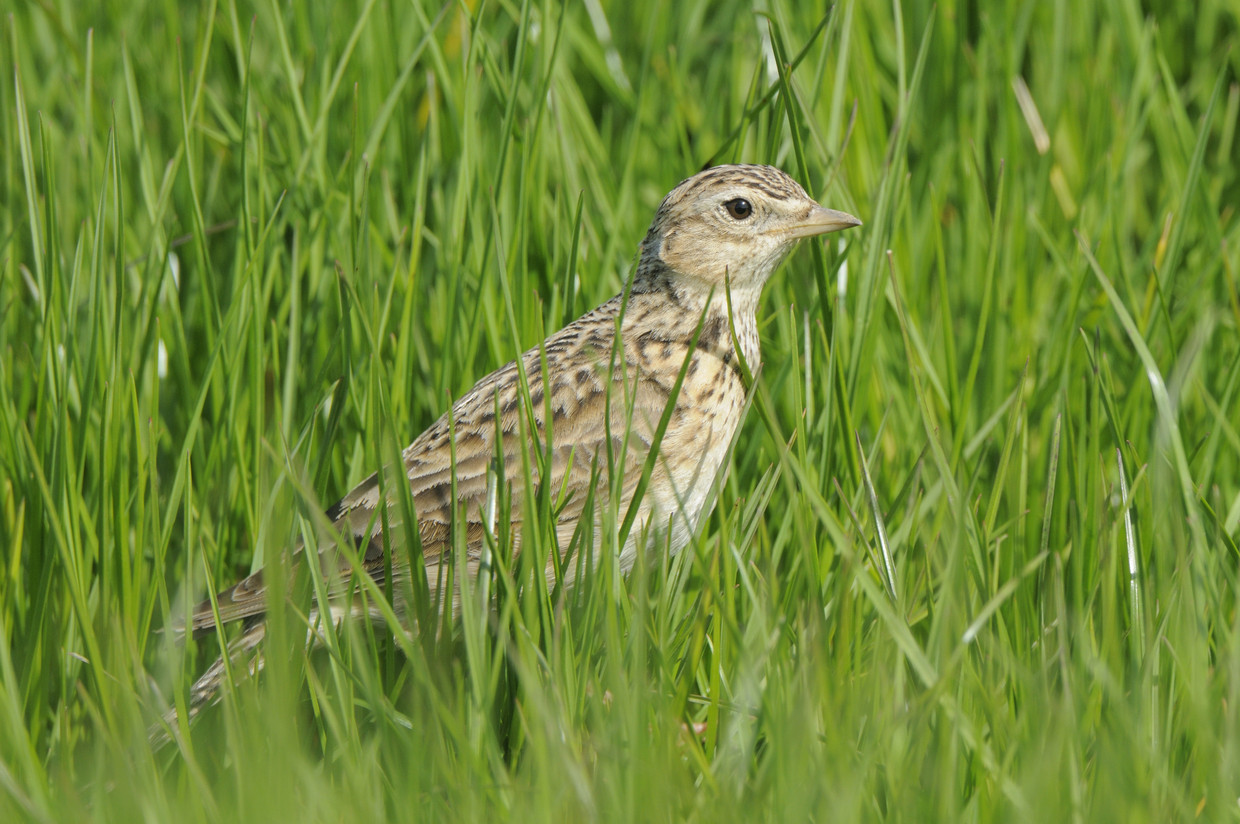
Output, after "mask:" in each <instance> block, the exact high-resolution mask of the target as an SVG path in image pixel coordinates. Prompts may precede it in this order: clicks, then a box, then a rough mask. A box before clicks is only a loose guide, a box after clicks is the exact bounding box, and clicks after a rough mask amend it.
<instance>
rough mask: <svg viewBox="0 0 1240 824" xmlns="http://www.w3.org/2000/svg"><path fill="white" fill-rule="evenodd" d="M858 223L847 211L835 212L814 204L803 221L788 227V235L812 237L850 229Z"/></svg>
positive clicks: (858, 224) (791, 236)
mask: <svg viewBox="0 0 1240 824" xmlns="http://www.w3.org/2000/svg"><path fill="white" fill-rule="evenodd" d="M860 225H861V221H859V220H857V219H856V218H855V217H853V216H852V215H850V214H848V213H847V212H837V211H835V210H834V209H824V208H823V207H821V206H818V205H815V206H814V208H813V210H812V211H811V212H810V213H809V215H808V216H807V217H806V218H805V220H804V221H803V222H801V223H800V224H798V225H796V226H793V227H792V228H791V229H788V237H790V238H802V237H813V236H814V235H825V234H827V233H828V232H838V231H840V230H841V229H851V228H852V227H853V226H860Z"/></svg>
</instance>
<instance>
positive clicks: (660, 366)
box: [152, 166, 860, 740]
mask: <svg viewBox="0 0 1240 824" xmlns="http://www.w3.org/2000/svg"><path fill="white" fill-rule="evenodd" d="M857 225H860V221H859V220H857V219H856V218H854V217H852V216H851V215H847V214H844V213H842V212H835V211H832V210H829V209H824V208H823V207H821V206H819V205H818V204H817V203H815V202H814V201H813V200H812V199H810V197H809V196H808V195H807V194H806V193H805V190H804V189H802V188H801V187H800V186H799V185H798V184H797V183H796V182H795V181H793V180H792V178H790V177H788V175H786V174H785V173H784V172H782V171H780V170H779V169H776V168H773V167H771V166H717V167H714V168H711V169H708V170H706V171H703V172H701V173H699V174H696V175H694V176H693V177H690V178H688V179H687V180H685V181H683V182H681V183H680V184H679V185H678V186H676V188H674V189H673V190H672V191H671V192H670V193H669V194H668V195H667V197H666V198H664V200H663V203H662V204H661V205H660V206H659V209H658V211H657V212H656V214H655V217H654V220H653V222H652V223H651V225H650V229H649V231H648V232H647V234H646V237H645V240H644V241H643V242H642V244H641V257H640V260H639V262H638V266H637V271H636V272H635V274H634V277H633V283H632V287H631V289H630V290H629V292H628V294H627V295H626V294H623V293H622V294H620V295H617V296H616V297H614V298H612V299H611V300H609V301H607V302H606V303H604V304H602V305H601V306H599V307H598V308H596V309H594V310H592V311H590V312H588V313H586V314H585V315H583V316H581V317H580V318H578V319H577V320H576V321H574V322H573V323H571V324H569V325H568V326H566V327H564V328H563V329H561V330H560V331H558V332H556V333H555V334H553V335H552V336H551V337H549V338H547V340H546V341H544V342H543V343H542V344H540V345H539V346H537V347H535V348H533V349H531V350H530V351H528V352H526V353H525V354H524V355H522V357H521V363H522V364H523V366H524V371H525V375H526V378H527V381H528V387H529V393H530V401H531V402H530V404H529V405H528V408H527V407H526V404H524V402H523V401H522V393H521V384H520V379H519V373H518V368H517V362H515V361H514V362H512V363H509V364H508V365H506V366H504V367H502V368H501V369H499V370H497V371H495V372H492V373H491V374H490V375H487V376H486V377H485V378H483V379H482V380H480V381H478V383H477V384H476V385H475V386H474V387H473V388H472V389H471V390H469V392H467V393H465V395H464V396H462V397H461V398H460V400H458V401H457V402H456V403H455V404H454V405H453V407H452V409H451V410H450V411H449V412H447V413H446V414H445V415H444V416H443V417H441V418H440V419H439V420H438V421H436V422H435V423H434V424H433V425H432V426H431V427H430V428H429V429H427V430H426V431H425V432H423V433H422V434H421V435H419V436H418V437H417V439H415V440H414V441H413V443H412V444H410V445H409V447H408V448H407V449H405V451H404V453H403V456H402V457H403V458H404V468H405V474H406V476H407V477H408V480H409V484H410V489H411V492H412V500H413V504H414V511H415V512H416V514H417V519H418V527H417V528H418V535H419V538H420V540H421V543H422V548H423V552H424V556H425V562H426V568H427V573H428V574H427V577H428V579H429V585H430V588H431V593H432V597H435V596H436V595H437V593H436V592H435V587H436V582H437V581H438V580H440V576H439V575H438V574H437V566H438V565H440V564H445V563H452V558H453V554H452V542H451V530H452V520H453V517H454V512H455V513H457V517H458V518H459V517H461V516H462V515H463V518H464V523H458V524H457V528H458V529H463V530H464V536H465V542H466V549H467V556H468V559H469V561H468V569H467V570H466V572H467V574H469V575H470V576H473V575H475V574H476V572H477V569H478V565H479V559H480V558H481V557H482V555H483V553H484V547H485V540H486V535H487V533H488V532H490V533H491V534H492V535H493V534H494V531H493V525H489V524H488V523H487V512H488V506H487V501H488V495H489V493H493V492H494V487H495V482H494V480H493V473H494V471H495V468H496V466H497V462H496V460H495V456H496V444H495V440H496V438H497V437H499V438H501V439H502V454H503V457H504V460H503V467H504V482H505V483H506V484H507V485H508V490H509V492H510V494H511V501H512V507H511V511H512V519H513V524H512V528H511V530H510V534H511V536H512V541H513V547H512V551H513V552H514V553H515V552H517V551H519V549H520V540H521V528H520V526H521V525H520V519H521V513H522V509H523V503H524V499H525V482H524V480H523V479H524V475H523V471H524V470H523V467H522V464H523V461H522V455H521V450H523V449H525V450H530V455H531V458H533V456H534V451H533V450H536V449H537V450H542V449H544V448H545V442H546V440H547V435H548V433H547V426H546V420H545V418H546V412H547V409H548V408H549V409H550V411H551V423H552V425H551V443H552V452H551V461H550V477H549V478H537V477H536V478H535V481H536V483H539V484H547V483H549V484H550V489H551V490H553V494H554V495H555V501H556V504H557V510H556V511H557V513H558V514H557V521H556V538H557V545H556V547H555V549H556V550H558V551H559V552H561V553H563V552H564V551H565V550H566V549H567V548H568V547H569V545H570V542H572V540H573V536H574V532H575V531H576V530H577V529H578V528H579V526H584V527H593V530H592V531H591V530H589V529H586V530H585V531H584V532H583V533H582V535H585V534H590V535H592V536H593V538H592V540H593V544H594V546H595V547H597V546H598V545H599V544H600V538H599V535H600V532H601V520H600V513H602V512H603V511H605V509H606V508H607V506H608V505H609V503H610V502H609V500H608V496H609V494H610V492H611V491H612V490H616V489H618V490H619V500H618V501H616V502H615V504H616V507H615V510H614V511H615V512H616V513H617V516H616V519H617V521H622V520H623V519H624V517H625V514H626V513H627V511H628V507H629V504H630V503H631V502H632V500H633V498H634V493H635V491H636V489H637V487H638V484H639V479H640V478H641V476H642V472H643V465H644V464H645V463H646V459H647V455H648V454H649V453H650V450H651V446H652V444H653V443H654V441H655V438H656V433H657V430H658V426H659V423H660V420H661V418H662V417H663V416H664V412H665V409H666V408H667V406H668V403H669V401H670V402H672V404H673V407H672V410H671V413H670V417H669V418H668V423H667V427H666V430H665V432H664V435H663V438H662V441H661V442H660V443H658V444H657V450H656V460H655V462H654V463H653V464H652V467H651V471H650V475H649V481H648V485H647V487H646V489H645V494H644V495H642V497H641V498H640V499H639V500H638V503H637V507H638V508H637V512H636V517H635V519H634V522H633V526H632V529H631V531H630V533H629V535H628V537H627V540H625V542H624V543H623V545H622V546H620V547H619V550H620V558H619V561H620V567H621V569H622V570H624V571H627V570H628V569H629V568H630V567H631V566H632V563H633V560H634V558H635V556H636V553H637V542H638V541H639V540H646V541H648V542H650V543H649V545H651V546H654V545H656V544H655V542H656V541H658V544H657V545H658V546H666V547H670V549H671V551H673V552H675V551H678V550H679V549H681V548H683V547H684V546H685V544H687V543H688V542H689V540H690V538H691V536H692V534H693V532H694V530H695V529H696V528H697V526H698V524H699V523H700V521H701V519H702V517H703V516H704V515H706V514H707V512H706V511H705V510H706V504H707V500H708V494H709V491H710V488H711V485H712V483H713V482H714V480H715V477H716V475H717V474H718V473H719V471H720V469H721V468H722V465H723V462H724V459H725V457H726V454H727V450H728V448H729V446H730V444H731V441H732V437H733V434H734V433H735V431H736V428H737V426H738V425H739V424H740V422H741V415H742V411H743V408H744V402H745V392H746V391H745V386H744V381H743V378H742V375H741V370H740V367H739V363H738V360H739V358H738V353H737V351H736V345H737V344H738V345H739V348H740V355H741V356H743V358H744V360H745V362H746V363H748V364H750V365H756V364H757V362H758V327H757V321H756V316H755V313H756V309H757V304H758V297H759V295H760V293H761V291H762V287H763V286H764V285H765V283H766V281H767V279H768V278H769V277H770V275H771V273H772V272H773V271H774V270H775V267H776V266H778V265H779V263H780V261H782V260H783V259H784V257H785V256H787V254H788V253H789V252H790V251H791V250H792V248H793V247H794V246H795V244H796V241H797V240H798V239H800V238H802V237H809V236H812V235H818V234H823V233H826V232H833V231H837V230H840V229H845V228H848V227H850V226H857ZM729 297H730V305H731V314H732V322H731V323H729V313H728V308H729ZM617 323H618V324H619V329H620V340H619V345H616V344H617V341H616V329H617ZM733 333H735V338H734V337H733ZM695 337H696V344H695V345H693V344H694V339H695ZM691 345H692V349H691ZM543 357H545V359H546V367H545V369H546V372H545V376H544V372H543V366H542V360H541V359H542V358H543ZM682 368H683V373H684V378H683V383H682V385H681V387H680V389H679V392H676V393H673V390H674V388H675V383H676V381H677V378H678V376H679V375H680V374H681V372H682ZM673 395H674V396H673ZM497 412H498V415H497ZM530 422H532V424H533V427H534V429H535V430H536V434H537V438H536V441H537V442H536V443H535V439H532V438H529V437H528V432H529V429H528V424H529V423H530ZM450 428H451V432H452V433H453V435H454V441H455V443H454V444H450V437H449V432H450ZM523 433H525V434H523ZM453 448H454V451H455V466H454V465H453V463H452V458H451V455H452V452H453ZM609 450H610V455H609V454H608V452H609ZM534 465H535V466H537V463H536V462H535V463H534ZM609 466H612V467H613V469H612V470H611V472H613V473H616V474H618V475H619V477H617V478H613V477H612V476H611V475H610V474H609V470H608V467H609ZM454 471H455V478H456V496H455V498H453V496H452V479H453V472H454ZM389 488H390V487H389ZM380 503H381V495H380V479H379V476H378V474H375V475H372V476H371V477H370V478H368V479H366V480H365V481H363V482H362V483H361V484H359V485H358V486H357V487H355V488H354V489H353V490H352V491H351V492H349V493H348V494H347V495H345V496H344V497H343V498H342V499H341V500H340V501H339V502H338V503H337V504H336V505H335V506H333V507H331V508H330V509H329V510H328V512H327V517H328V519H329V520H330V521H332V522H333V525H334V528H335V530H336V531H337V532H338V533H339V534H340V535H342V536H343V537H344V538H345V539H346V540H352V541H353V542H354V544H355V546H356V547H357V549H358V557H360V559H361V566H362V569H363V570H364V571H365V572H366V573H367V574H369V575H371V576H372V577H374V578H375V579H376V580H379V581H381V580H382V579H383V577H384V574H385V573H384V569H385V558H384V553H385V545H386V546H387V547H399V546H401V545H402V544H403V541H404V535H405V534H406V530H405V529H404V527H403V526H401V524H400V521H401V511H402V508H401V506H400V505H399V504H397V503H395V502H394V501H391V502H389V503H388V505H387V507H386V513H385V520H386V523H387V527H388V534H387V536H385V535H384V534H383V525H384V523H383V519H380V518H379V517H377V509H378V507H379V505H380ZM492 511H493V510H492ZM587 513H589V521H590V523H588V524H584V525H583V524H581V521H582V520H583V516H584V515H586V514H587ZM581 540H582V539H581V537H579V538H578V541H579V542H580V541H581ZM303 554H304V553H302V552H301V551H300V550H299V551H298V553H297V554H296V555H295V556H294V562H295V563H296V562H299V561H300V560H301V559H302V556H303ZM404 557H405V556H404V554H403V553H402V552H400V551H395V552H393V555H392V561H391V569H392V573H393V577H394V578H396V583H397V584H398V585H396V586H393V587H392V591H393V592H394V593H398V594H399V593H401V592H403V591H407V590H408V586H407V581H408V576H409V574H410V568H409V565H408V564H407V563H402V559H403V558H404ZM319 567H320V569H321V570H322V571H323V573H324V574H325V576H326V584H327V591H328V592H329V593H330V594H331V595H332V596H333V597H335V596H340V595H343V594H346V593H347V591H348V589H349V588H351V587H353V586H354V584H353V583H351V581H350V574H351V570H352V566H351V564H350V563H349V561H348V560H347V558H346V557H345V556H344V555H343V554H342V553H340V552H339V551H338V549H337V548H336V547H335V546H334V545H330V544H329V545H327V546H326V548H324V549H321V550H320V552H319ZM575 568H576V567H575V565H572V564H570V565H567V566H566V567H565V569H564V575H565V577H566V579H567V580H566V582H567V583H571V580H572V577H573V574H574V572H575ZM547 574H548V576H551V575H552V574H553V571H552V570H551V568H550V566H549V568H548V570H547ZM440 597H442V600H443V603H445V604H448V603H454V602H455V601H456V600H457V599H458V598H459V592H458V593H453V594H442V595H441V596H440ZM350 601H351V602H352V603H353V604H354V607H353V609H354V611H356V609H357V608H356V604H357V601H358V599H356V598H354V599H350ZM393 607H394V609H395V611H396V614H397V616H398V617H400V618H401V619H402V620H406V622H407V613H408V611H409V608H408V605H407V604H405V603H403V599H402V598H397V602H396V603H395V604H393ZM217 609H218V615H219V620H220V621H221V622H229V621H234V620H241V619H244V620H245V621H246V625H245V629H244V631H243V633H242V635H241V636H240V637H239V638H237V639H236V640H235V641H233V642H232V644H231V645H230V647H229V660H231V661H234V662H238V663H240V661H241V660H242V658H243V656H245V655H246V654H247V653H249V652H250V651H251V650H254V649H255V648H256V647H257V645H258V644H259V642H260V641H261V640H262V638H263V635H264V633H265V625H264V623H263V615H264V613H265V611H266V609H267V596H266V587H265V583H264V579H263V573H262V572H258V573H256V574H254V575H252V576H250V577H249V578H246V579H245V580H243V581H241V582H240V583H238V584H237V585H236V586H234V587H232V588H231V589H228V590H226V591H225V592H223V593H221V594H220V595H219V596H218V597H217V598H216V599H215V606H214V607H213V605H212V602H211V601H206V602H204V603H203V604H201V605H199V606H198V607H197V609H196V610H195V612H194V614H193V618H192V621H191V624H190V626H189V627H188V631H190V632H193V633H202V632H205V631H208V630H210V629H212V628H213V627H215V625H216V610H217ZM343 609H344V608H343V607H342V606H341V605H339V604H338V603H336V602H335V601H333V602H332V604H331V609H329V610H328V613H329V615H328V616H320V615H319V613H318V607H315V610H314V611H313V612H312V614H311V615H310V619H311V626H312V627H313V626H314V624H315V623H316V622H317V621H318V620H319V619H320V617H322V618H327V617H329V616H330V619H331V620H335V621H339V620H341V619H343V618H345V617H348V616H346V615H344V614H342V612H343ZM371 617H372V618H374V619H378V618H379V615H378V614H377V613H376V612H374V611H373V610H372V615H371ZM259 667H261V653H256V655H255V657H253V658H251V659H250V663H249V665H248V667H247V669H248V670H249V671H251V672H253V671H256V670H257V669H258V668H259ZM226 671H227V670H226V667H225V661H224V659H220V660H219V661H217V662H216V663H215V664H213V665H212V666H211V667H210V668H208V670H207V671H206V672H205V673H204V674H203V675H202V676H201V677H200V678H199V679H198V681H197V682H196V683H195V684H194V686H193V687H192V688H191V690H190V695H189V715H190V716H191V717H192V716H193V715H195V714H197V712H198V711H199V709H201V707H203V706H204V705H206V704H208V703H210V702H212V701H213V700H214V699H215V698H216V696H217V695H218V692H219V689H220V686H221V684H222V683H223V681H224V678H225V674H226ZM175 721H176V714H175V710H173V711H171V712H169V713H168V714H166V715H165V717H164V723H163V724H161V725H157V726H156V727H154V728H153V730H152V738H153V740H156V739H162V738H164V737H165V736H166V735H167V732H168V730H169V729H175V728H176V724H175Z"/></svg>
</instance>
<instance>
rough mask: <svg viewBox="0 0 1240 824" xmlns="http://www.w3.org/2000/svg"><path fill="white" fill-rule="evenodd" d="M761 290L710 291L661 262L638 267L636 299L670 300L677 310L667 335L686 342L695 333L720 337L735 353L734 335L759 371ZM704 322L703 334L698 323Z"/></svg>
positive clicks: (634, 281) (733, 289)
mask: <svg viewBox="0 0 1240 824" xmlns="http://www.w3.org/2000/svg"><path fill="white" fill-rule="evenodd" d="M761 291H762V290H761V288H760V287H759V288H754V287H748V288H738V287H737V286H735V285H731V288H728V287H727V286H725V285H719V286H715V287H707V286H705V285H703V284H700V283H697V282H696V281H694V280H693V279H691V278H686V277H683V276H681V275H678V274H677V273H675V272H673V271H672V270H671V269H669V268H668V267H667V266H666V265H663V264H662V263H661V262H655V264H654V265H646V262H645V261H643V265H640V266H639V267H638V270H637V273H636V275H635V277H634V280H633V295H634V296H635V297H636V299H638V300H648V299H650V298H657V299H661V300H667V301H669V302H670V303H671V305H672V307H673V308H674V310H675V311H674V313H673V316H672V318H670V319H669V328H668V329H667V332H669V333H670V334H673V335H678V336H682V337H684V338H686V339H689V338H691V337H693V335H694V334H695V333H697V334H700V335H706V334H709V335H711V336H712V337H713V336H716V335H718V337H719V338H720V339H719V344H720V345H721V346H722V347H723V348H725V349H734V348H735V347H734V346H733V344H732V332H733V331H735V334H736V342H737V343H738V344H739V346H740V351H741V354H742V355H743V356H744V358H745V361H746V363H747V364H748V365H749V368H750V369H756V368H757V365H758V358H759V356H760V347H759V341H758V321H757V310H758V298H759V296H760V295H761ZM699 320H701V327H702V328H701V331H700V332H699V331H698V321H699Z"/></svg>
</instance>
